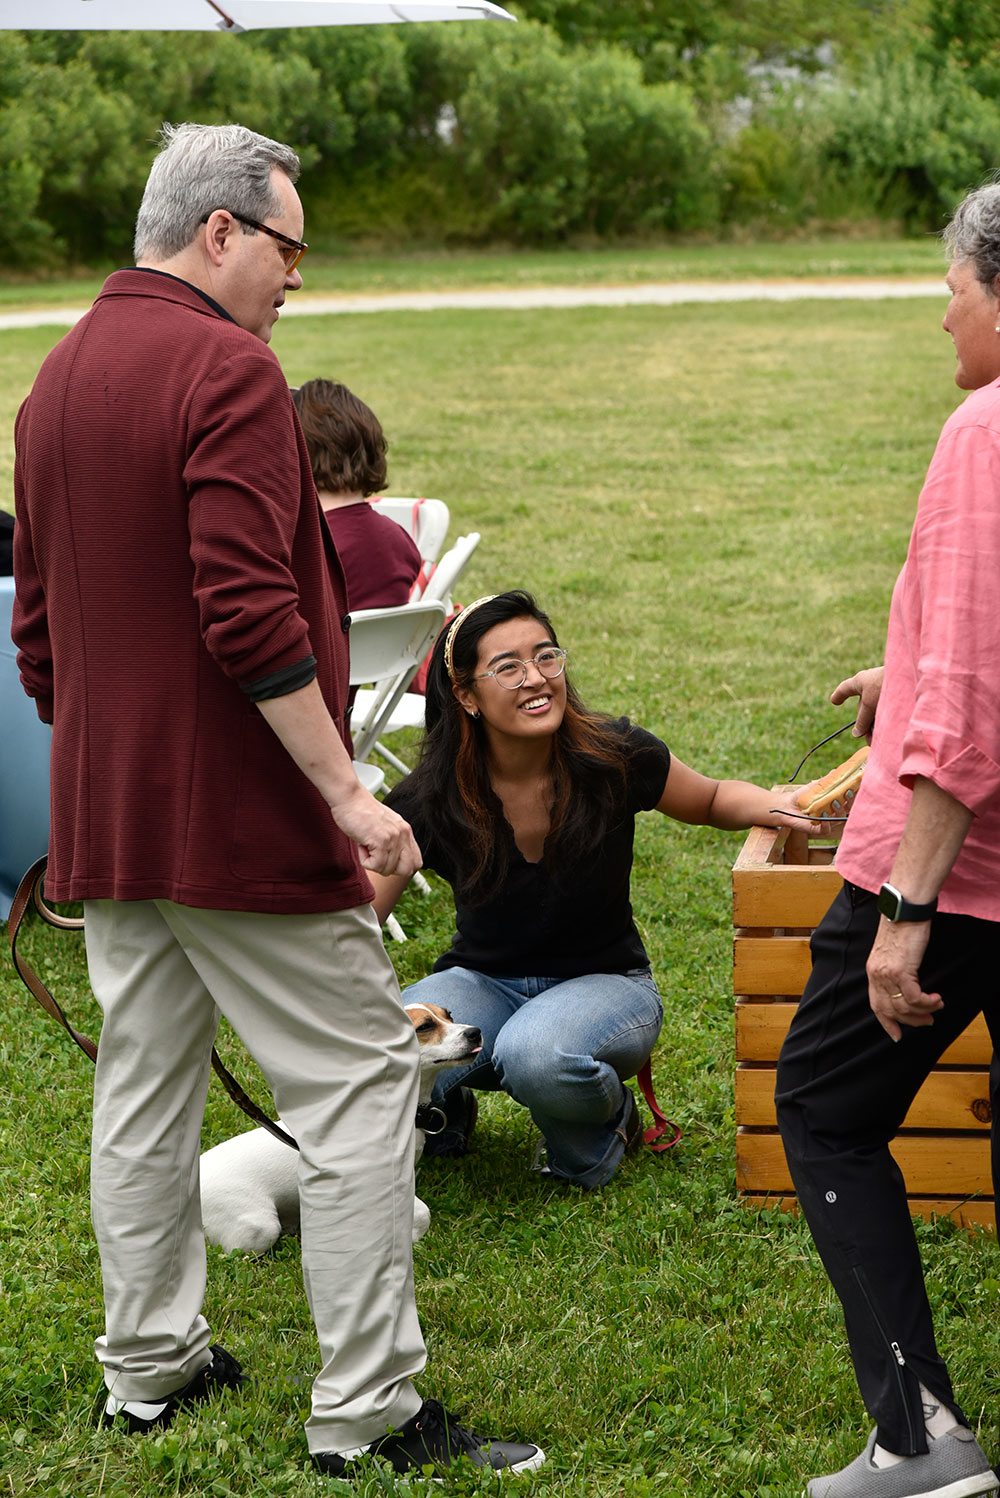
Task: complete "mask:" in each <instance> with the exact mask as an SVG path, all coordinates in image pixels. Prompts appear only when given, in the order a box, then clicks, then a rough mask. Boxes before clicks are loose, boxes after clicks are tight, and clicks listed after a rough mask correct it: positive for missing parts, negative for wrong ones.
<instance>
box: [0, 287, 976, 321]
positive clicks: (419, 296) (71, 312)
mask: <svg viewBox="0 0 1000 1498" xmlns="http://www.w3.org/2000/svg"><path fill="white" fill-rule="evenodd" d="M947 294H948V293H947V289H946V287H945V284H944V281H943V280H937V279H933V280H931V279H927V280H891V279H885V280H852V279H849V278H845V279H842V280H841V279H838V280H829V281H809V280H797V281H726V282H712V281H687V282H684V281H675V282H664V283H662V284H659V283H648V284H640V285H635V286H535V287H530V286H529V287H518V288H516V289H513V290H505V289H503V288H500V287H494V288H483V289H481V290H473V291H457V290H456V291H414V292H385V293H384V294H382V295H377V296H356V295H350V296H309V295H308V294H307V295H305V296H299V295H298V294H295V295H293V296H292V297H290V298H289V300H288V302H287V303H286V304H285V306H284V307H283V308H282V312H281V315H282V317H315V316H316V315H317V314H323V315H334V314H338V313H359V312H437V311H440V310H441V309H442V308H452V307H454V308H462V307H464V308H468V309H470V310H477V309H478V310H482V309H486V310H489V311H497V310H503V309H504V308H512V309H518V310H522V309H526V308H529V309H530V308H534V307H641V306H646V307H648V306H657V307H671V306H679V305H681V304H682V303H690V302H752V301H766V302H793V301H804V300H810V299H811V300H818V301H857V300H862V301H884V300H889V299H893V298H900V297H921V296H922V297H940V298H941V299H942V300H943V299H944V298H945V297H946V296H947ZM86 310H87V309H86V308H85V307H46V308H40V309H38V310H37V311H34V312H6V313H0V329H4V328H41V327H71V326H72V324H73V323H75V322H76V321H77V320H78V319H79V318H81V317H82V316H83V314H84V312H85V311H86Z"/></svg>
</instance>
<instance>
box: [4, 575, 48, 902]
mask: <svg viewBox="0 0 1000 1498" xmlns="http://www.w3.org/2000/svg"><path fill="white" fill-rule="evenodd" d="M13 607H14V579H13V578H12V577H0V920H4V921H5V920H6V919H7V916H8V914H9V912H10V903H11V900H12V899H13V897H14V892H15V890H16V889H17V886H18V884H19V883H20V881H21V876H22V874H24V872H25V870H26V869H28V868H29V867H30V866H31V864H33V863H34V861H35V859H36V858H41V856H42V854H43V853H45V851H46V849H47V848H48V845H49V750H50V748H51V741H52V731H51V729H49V728H48V727H46V725H45V724H44V723H41V722H39V720H38V715H37V714H36V712H35V704H34V702H32V700H31V698H30V697H28V696H26V695H25V691H24V688H23V687H22V685H21V678H20V676H19V675H18V670H17V653H16V651H15V649H14V646H13V644H12V642H11V638H10V622H11V615H12V612H13Z"/></svg>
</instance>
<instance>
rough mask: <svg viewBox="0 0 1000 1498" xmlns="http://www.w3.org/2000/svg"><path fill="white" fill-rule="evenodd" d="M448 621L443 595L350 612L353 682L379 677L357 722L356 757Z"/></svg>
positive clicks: (367, 749) (370, 743) (367, 747)
mask: <svg viewBox="0 0 1000 1498" xmlns="http://www.w3.org/2000/svg"><path fill="white" fill-rule="evenodd" d="M444 620H445V607H444V604H443V603H442V602H441V601H440V599H431V600H428V601H426V602H425V601H424V600H423V599H421V600H420V602H419V603H406V604H401V605H400V606H399V607H398V608H393V609H359V610H358V611H357V613H354V614H352V615H351V629H350V636H349V643H350V649H351V682H352V684H353V685H355V686H358V685H360V684H361V683H363V682H374V683H375V685H376V686H377V687H379V691H378V693H377V695H376V698H375V702H374V704H373V706H372V708H371V709H370V711H369V713H368V716H367V717H366V718H365V721H364V722H363V723H360V724H352V734H353V738H354V758H355V759H356V760H366V759H367V758H368V755H369V754H370V753H371V751H372V748H373V747H374V745H375V741H376V739H377V738H378V736H379V733H380V731H381V728H382V725H383V723H386V722H388V720H389V718H390V717H391V716H392V711H393V708H394V707H395V706H396V704H397V702H398V701H399V699H400V697H402V695H403V693H404V692H405V691H406V688H407V687H408V686H409V685H410V682H411V681H412V680H413V678H414V676H415V675H416V672H417V667H418V666H419V665H420V662H421V661H422V660H423V658H424V656H425V655H426V654H427V652H428V650H430V648H431V646H432V645H433V643H434V641H435V640H436V639H437V636H438V634H439V633H440V630H441V626H442V624H443V623H444Z"/></svg>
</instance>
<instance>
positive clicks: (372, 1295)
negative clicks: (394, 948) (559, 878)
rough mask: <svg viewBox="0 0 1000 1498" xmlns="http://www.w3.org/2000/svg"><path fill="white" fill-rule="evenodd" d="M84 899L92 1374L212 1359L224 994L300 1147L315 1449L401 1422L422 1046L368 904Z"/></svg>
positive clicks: (412, 1402)
mask: <svg viewBox="0 0 1000 1498" xmlns="http://www.w3.org/2000/svg"><path fill="white" fill-rule="evenodd" d="M84 916H85V927H86V941H87V959H88V963H89V968H90V978H91V984H92V986H93V989H94V993H95V994H96V996H97V999H98V1001H99V1003H100V1005H101V1007H102V1009H103V1011H104V1022H103V1026H102V1029H101V1038H100V1046H99V1053H98V1060H97V1074H96V1082H95V1088H94V1130H93V1149H92V1175H91V1200H92V1211H93V1220H94V1229H95V1232H96V1234H97V1240H98V1245H99V1248H100V1253H101V1267H102V1273H103V1279H104V1299H105V1310H106V1332H105V1335H104V1336H103V1337H99V1338H98V1340H97V1343H96V1351H97V1356H98V1358H99V1360H100V1362H101V1363H102V1364H103V1367H104V1376H105V1382H106V1383H107V1385H108V1387H109V1388H110V1389H113V1390H114V1392H115V1393H116V1394H117V1395H118V1396H119V1397H120V1398H123V1399H135V1400H144V1401H153V1400H155V1399H156V1398H158V1397H159V1398H162V1397H163V1395H164V1394H167V1393H170V1392H172V1391H173V1390H175V1389H177V1388H179V1387H181V1385H183V1384H184V1383H186V1382H187V1380H188V1379H189V1378H191V1377H192V1376H193V1375H194V1374H195V1373H196V1372H197V1371H198V1369H199V1368H201V1367H202V1366H203V1365H204V1364H205V1363H207V1362H208V1358H209V1354H208V1344H209V1328H208V1324H207V1322H206V1321H205V1319H204V1317H203V1315H202V1313H201V1307H202V1299H203V1296H204V1292H205V1274H206V1260H205V1243H204V1238H203V1236H202V1230H201V1205H200V1199H199V1192H198V1157H199V1152H200V1146H201V1137H200V1136H201V1124H202V1114H203V1111H204V1106H205V1096H206V1092H207V1088H208V1079H209V1074H210V1053H211V1048H212V1042H213V1039H214V1036H215V1032H216V1027H217V1025H218V1019H219V1014H220V1012H221V1013H222V1014H223V1015H224V1016H225V1017H226V1019H227V1020H228V1021H229V1023H230V1024H231V1025H232V1027H233V1029H234V1030H235V1031H236V1033H237V1034H238V1035H239V1036H240V1038H241V1040H242V1041H243V1043H244V1044H245V1046H246V1047H247V1050H248V1051H249V1052H250V1054H251V1055H252V1056H253V1057H254V1058H255V1060H256V1061H257V1063H258V1065H259V1066H260V1068H261V1070H262V1072H263V1073H264V1075H265V1077H266V1078H267V1081H268V1083H269V1085H270V1087H271V1089H272V1091H273V1094H274V1101H275V1105H276V1107H277V1110H278V1112H279V1114H280V1116H281V1118H282V1119H283V1120H284V1121H285V1123H286V1124H287V1125H288V1127H289V1129H290V1130H291V1132H292V1133H293V1135H294V1137H295V1138H296V1139H297V1140H298V1142H299V1146H300V1149H301V1158H300V1161H299V1194H300V1199H301V1210H302V1267H303V1276H304V1280H305V1287H306V1294H307V1296H308V1299H309V1306H310V1309H311V1311H312V1315H313V1319H314V1321H315V1324H316V1331H317V1335H318V1337H319V1346H320V1356H321V1369H320V1372H319V1374H318V1376H317V1377H316V1380H315V1382H314V1384H313V1395H312V1413H311V1415H310V1418H309V1420H308V1421H307V1424H306V1433H307V1437H308V1443H309V1449H310V1450H311V1451H314V1452H315V1451H343V1450H345V1449H349V1448H351V1447H354V1446H358V1445H363V1444H366V1443H367V1442H369V1441H372V1440H374V1439H375V1438H376V1437H377V1436H379V1435H382V1434H384V1433H385V1431H386V1429H388V1428H390V1427H398V1426H400V1425H402V1424H403V1423H404V1422H405V1421H406V1420H408V1419H409V1418H410V1417H411V1416H412V1415H413V1414H415V1413H416V1411H417V1409H418V1408H419V1406H420V1402H421V1400H420V1396H419V1395H418V1394H417V1392H416V1390H415V1389H414V1387H413V1385H412V1383H411V1382H410V1379H411V1377H412V1376H413V1375H414V1374H416V1373H418V1372H419V1371H420V1369H421V1368H422V1367H423V1365H424V1358H425V1353H424V1345H423V1340H422V1337H421V1334H420V1327H419V1324H418V1321H417V1315H416V1309H415V1306H414V1300H413V1259H412V1245H411V1222H412V1217H413V1127H414V1123H413V1120H414V1112H415V1109H416V1100H417V1087H418V1075H417V1059H416V1058H417V1044H416V1038H415V1036H414V1032H413V1027H412V1025H411V1024H410V1021H409V1019H408V1017H407V1015H406V1013H405V1011H404V1010H403V1008H402V1005H401V1003H400V997H399V989H398V986H397V984H396V978H395V974H394V972H393V968H392V964H391V963H390V961H389V959H388V957H387V956H386V953H385V950H384V948H383V946H382V940H381V936H380V933H379V930H378V924H377V921H376V918H375V916H374V914H373V912H372V910H371V907H370V906H367V905H365V906H360V907H358V908H357V909H354V910H347V911H338V912H335V913H333V914H320V915H256V914H252V913H247V912H242V911H227V910H196V909H192V908H190V907H188V906H183V905H175V904H172V903H171V902H170V901H167V900H153V901H135V902H131V901H129V902H120V901H112V900H92V901H88V902H86V904H85V907H84ZM236 1122H237V1120H234V1125H235V1124H236ZM234 1132H235V1128H234ZM233 1350H234V1351H235V1352H236V1353H237V1355H238V1352H239V1348H238V1344H237V1346H236V1347H234V1349H233ZM251 1371H252V1370H251ZM261 1371H263V1370H261Z"/></svg>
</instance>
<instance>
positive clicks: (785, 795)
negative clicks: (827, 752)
mask: <svg viewBox="0 0 1000 1498" xmlns="http://www.w3.org/2000/svg"><path fill="white" fill-rule="evenodd" d="M816 784H818V782H817V781H815V780H810V782H809V784H808V785H804V786H797V787H796V788H795V790H794V791H779V792H777V793H775V792H773V791H771V792H769V793H768V800H769V801H770V803H771V805H770V806H769V807H768V812H769V813H770V815H769V816H768V818H767V821H766V822H765V823H764V824H763V825H764V826H765V827H793V828H796V827H797V828H799V829H804V830H805V831H806V832H807V833H808V834H809V836H810V837H818V836H819V835H820V833H821V832H822V831H823V828H824V825H825V824H824V823H823V822H821V821H811V820H810V819H809V817H807V816H805V815H804V813H803V811H802V807H801V806H800V805H799V798H800V797H802V799H803V800H806V804H807V805H808V800H807V799H806V797H805V796H804V795H803V792H805V791H808V790H811V789H812V787H813V786H814V785H816Z"/></svg>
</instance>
